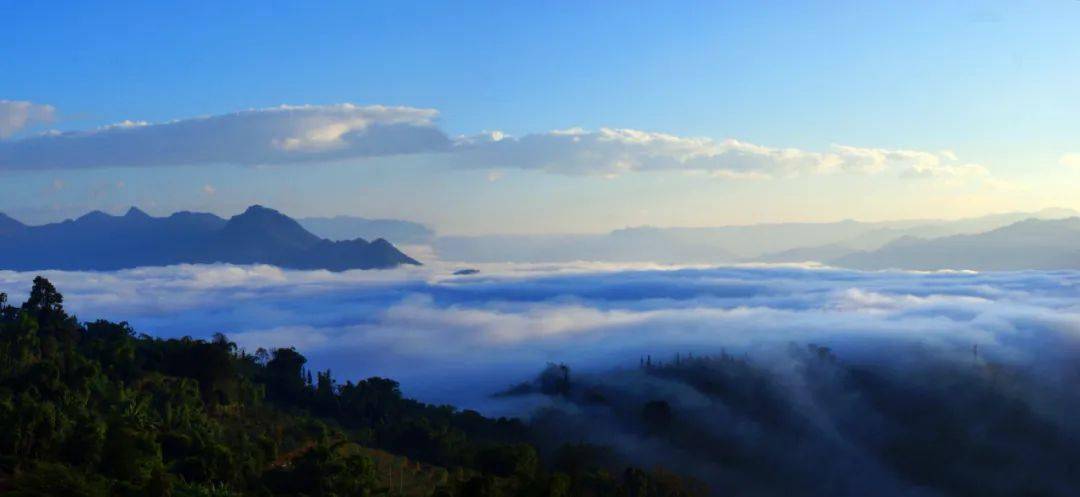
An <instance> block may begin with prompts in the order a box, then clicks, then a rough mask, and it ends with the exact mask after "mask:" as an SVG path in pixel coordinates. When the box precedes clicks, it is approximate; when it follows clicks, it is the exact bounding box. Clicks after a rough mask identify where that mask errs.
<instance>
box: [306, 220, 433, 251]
mask: <svg viewBox="0 0 1080 497" xmlns="http://www.w3.org/2000/svg"><path fill="white" fill-rule="evenodd" d="M296 221H297V222H299V223H300V225H301V226H303V227H304V229H306V230H308V231H310V232H312V233H314V234H315V235H318V236H320V237H322V238H326V239H329V240H353V239H356V238H363V239H365V240H371V239H373V238H385V239H386V240H388V241H390V242H392V243H396V244H405V245H423V244H429V243H431V241H432V240H433V239H434V238H435V231H434V230H432V229H431V228H429V227H427V226H425V225H423V224H420V223H417V222H413V221H402V220H400V219H368V218H364V217H356V216H334V217H304V218H299V219H297V220H296Z"/></svg>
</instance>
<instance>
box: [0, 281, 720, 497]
mask: <svg viewBox="0 0 1080 497" xmlns="http://www.w3.org/2000/svg"><path fill="white" fill-rule="evenodd" d="M63 301H64V299H63V296H62V295H61V294H60V293H59V292H57V290H56V289H55V288H54V287H53V286H52V284H50V283H49V281H47V280H45V279H43V278H37V279H35V280H34V287H33V290H32V292H31V295H30V298H29V299H28V300H27V301H26V302H25V303H24V304H23V305H22V306H19V307H15V306H10V305H7V302H6V296H5V295H3V294H0V366H2V367H0V494H3V495H11V496H15V497H30V496H33V497H43V496H45V497H107V496H108V497H117V496H119V497H127V496H130V497H166V496H172V497H237V496H259V497H286V496H288V497H293V496H310V497H352V496H356V497H362V496H371V495H394V496H443V497H454V496H462V497H485V496H488V497H495V496H522V497H533V496H563V497H571V496H578V495H580V496H593V497H623V496H626V497H629V496H635V497H653V496H655V497H692V496H704V495H705V493H704V492H703V491H700V490H697V491H694V492H691V491H690V490H689V489H690V488H697V487H696V486H694V487H684V484H683V483H682V482H681V480H680V479H679V478H677V477H674V476H673V475H671V474H670V473H667V472H662V471H645V470H641V469H635V468H632V467H630V468H628V467H626V466H612V467H609V466H606V465H604V464H603V461H602V460H600V459H598V458H596V457H594V456H593V455H590V454H594V453H595V452H596V451H593V450H587V448H583V447H582V446H581V445H568V446H565V447H561V448H560V450H559V451H558V452H557V454H561V457H545V456H544V455H542V454H540V453H539V451H538V449H537V447H536V446H535V445H534V444H533V442H532V441H533V440H535V439H538V438H539V437H538V436H537V435H536V434H535V433H534V432H533V431H532V429H531V428H530V427H529V426H527V425H525V424H524V423H522V422H520V421H518V420H516V419H506V418H499V419H491V418H485V417H483V416H481V415H480V414H478V413H476V412H474V411H459V410H457V409H455V408H453V407H450V406H433V405H428V404H424V403H421V402H417V401H415V400H410V399H407V398H404V397H403V396H402V394H401V391H400V390H399V388H398V384H397V383H396V382H394V381H392V380H389V379H385V378H368V379H366V380H361V381H357V382H353V381H346V382H345V383H337V382H336V381H335V380H334V378H333V377H332V376H331V375H330V372H329V371H326V372H316V373H315V374H314V376H315V379H314V380H313V379H312V376H313V375H312V371H311V370H310V369H306V368H305V365H306V359H305V358H304V356H302V355H301V354H299V353H298V352H296V351H295V350H294V349H292V348H282V349H277V350H272V351H266V350H263V349H259V350H258V351H256V352H255V353H254V354H248V353H246V352H245V351H243V350H238V349H237V347H236V344H234V343H232V342H229V341H228V340H227V339H226V338H225V337H224V336H223V335H217V336H216V337H215V338H214V339H213V340H212V341H203V340H195V339H192V338H190V337H185V338H181V339H169V340H162V339H156V338H151V337H148V336H146V335H141V336H136V335H135V332H134V331H133V330H132V329H131V328H130V327H129V326H128V325H127V324H126V323H111V322H107V321H96V322H93V323H79V322H78V321H76V319H75V318H74V317H72V316H69V315H68V314H67V313H66V312H65V310H64V308H63Z"/></svg>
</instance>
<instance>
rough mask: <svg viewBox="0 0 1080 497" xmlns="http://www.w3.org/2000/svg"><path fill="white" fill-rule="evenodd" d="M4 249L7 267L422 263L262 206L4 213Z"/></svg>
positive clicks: (381, 243) (0, 231)
mask: <svg viewBox="0 0 1080 497" xmlns="http://www.w3.org/2000/svg"><path fill="white" fill-rule="evenodd" d="M0 254H3V256H0V269H11V270H20V271H25V270H39V269H62V270H96V271H109V270H116V269H127V268H133V267H141V266H164V265H170V264H184V263H192V264H194V263H207V264H209V263H218V262H220V263H232V264H272V265H275V266H279V267H283V268H291V269H327V270H331V271H344V270H349V269H384V268H392V267H396V266H400V265H402V264H419V262H417V261H416V260H414V259H412V258H410V257H409V256H407V255H405V254H404V253H402V252H401V251H399V250H398V249H397V248H395V247H394V246H393V245H391V244H390V243H389V242H387V241H386V240H383V239H381V238H380V239H377V240H375V241H372V242H368V241H366V240H363V239H355V240H350V241H330V240H325V239H322V238H319V237H317V236H315V235H313V234H311V233H310V232H308V231H307V230H305V229H304V228H303V227H301V226H300V224H299V223H297V222H296V221H294V220H293V219H292V218H290V217H288V216H286V215H284V214H281V213H280V212H277V211H275V210H273V209H268V208H265V207H262V206H258V205H256V206H252V207H250V208H248V209H247V210H246V211H245V212H244V213H243V214H240V215H237V216H234V217H232V218H231V219H229V220H225V219H222V218H220V217H217V216H215V215H213V214H205V213H194V212H178V213H175V214H173V215H171V216H169V217H151V216H149V215H148V214H146V213H145V212H143V211H141V210H139V209H137V208H134V207H133V208H131V210H129V211H128V212H127V214H124V215H123V216H111V215H108V214H105V213H103V212H100V211H94V212H91V213H89V214H86V215H84V216H82V217H80V218H78V219H75V220H67V221H64V222H60V223H53V224H46V225H43V226H26V225H24V224H22V223H19V222H18V221H16V220H14V219H12V218H10V217H7V216H5V215H2V214H0Z"/></svg>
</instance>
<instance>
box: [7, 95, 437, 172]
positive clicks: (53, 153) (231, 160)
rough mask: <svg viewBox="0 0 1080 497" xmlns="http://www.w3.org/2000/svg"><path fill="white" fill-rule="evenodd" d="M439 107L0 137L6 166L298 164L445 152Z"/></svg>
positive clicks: (330, 109) (310, 109) (306, 111)
mask: <svg viewBox="0 0 1080 497" xmlns="http://www.w3.org/2000/svg"><path fill="white" fill-rule="evenodd" d="M436 116H437V112H436V111H434V110H431V109H417V108H412V107H384V106H377V105H376V106H366V107H363V106H356V105H352V104H340V105H325V106H313V105H308V106H281V107H275V108H269V109H257V110H247V111H242V112H236V113H232V114H223V115H216V116H208V117H198V118H192V119H181V120H177V121H171V122H167V123H158V124H151V123H146V122H136V121H124V122H121V123H118V124H115V125H111V126H106V127H103V128H100V129H95V130H89V131H78V132H70V133H49V134H44V135H39V136H35V137H30V138H25V139H22V140H13V141H7V142H0V169H9V170H20V169H21V170H36V169H86V168H100V167H114V166H115V167H154V166H172V165H205V164H240V165H261V164H294V163H309V162H318V161H323V162H326V161H336V160H342V159H351V158H362V157H375V156H386V155H398V154H413V153H422V152H431V151H441V150H445V149H446V148H447V147H448V146H449V140H448V139H447V137H446V136H445V135H444V134H443V133H442V131H440V130H439V129H438V128H437V127H436V126H435V124H434V119H435V117H436Z"/></svg>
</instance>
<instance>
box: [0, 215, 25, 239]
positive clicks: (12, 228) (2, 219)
mask: <svg viewBox="0 0 1080 497" xmlns="http://www.w3.org/2000/svg"><path fill="white" fill-rule="evenodd" d="M23 229H26V225H25V224H23V223H20V222H18V221H16V220H14V219H12V218H10V217H8V215H7V214H3V213H0V235H5V234H8V233H14V232H16V231H21V230H23Z"/></svg>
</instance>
